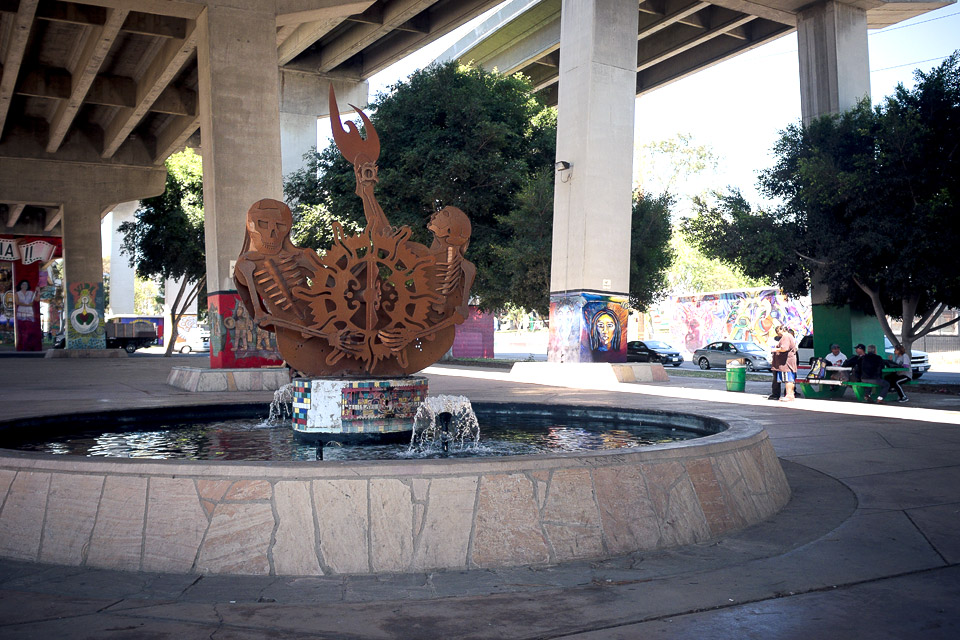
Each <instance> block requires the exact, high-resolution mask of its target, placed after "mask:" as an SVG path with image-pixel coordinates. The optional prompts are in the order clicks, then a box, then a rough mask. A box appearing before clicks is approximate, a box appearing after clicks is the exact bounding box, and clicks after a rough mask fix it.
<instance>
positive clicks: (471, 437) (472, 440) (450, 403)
mask: <svg viewBox="0 0 960 640" xmlns="http://www.w3.org/2000/svg"><path fill="white" fill-rule="evenodd" d="M451 442H453V443H456V445H457V447H458V448H459V449H464V448H466V447H468V446H474V447H475V446H476V445H477V443H478V442H480V423H479V422H478V421H477V415H476V414H475V413H474V412H473V407H472V406H471V404H470V400H469V399H467V398H466V397H465V396H449V395H438V396H428V397H427V398H426V399H425V400H424V401H423V403H422V404H421V405H420V408H419V409H417V415H416V416H415V417H414V419H413V432H412V433H411V435H410V450H411V451H413V450H420V451H423V450H426V449H436V448H440V449H442V450H443V451H447V450H448V448H449V445H450V443H451Z"/></svg>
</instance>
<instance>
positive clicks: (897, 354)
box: [884, 344, 913, 402]
mask: <svg viewBox="0 0 960 640" xmlns="http://www.w3.org/2000/svg"><path fill="white" fill-rule="evenodd" d="M893 363H894V364H895V365H897V366H898V367H900V368H903V369H906V371H895V372H894V373H891V374H889V375H887V376H885V377H884V380H886V381H887V382H889V383H890V386H891V387H892V388H893V390H894V391H896V392H897V395H898V396H899V397H900V398H899V400H897V402H906V401H907V400H908V398H907V394H906V393H904V391H903V387H902V386H900V385H902V384H903V383H904V382H910V381H911V380H913V376H912V375H910V374H911V373H913V372H912V370H911V369H910V358H908V357H907V351H906V349H904V348H903V345H902V344H898V345H897V346H895V347H894V348H893Z"/></svg>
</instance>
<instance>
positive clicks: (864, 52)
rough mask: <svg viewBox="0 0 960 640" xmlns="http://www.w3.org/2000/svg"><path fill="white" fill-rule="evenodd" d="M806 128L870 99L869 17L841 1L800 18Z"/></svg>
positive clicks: (823, 4) (832, 0)
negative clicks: (811, 123)
mask: <svg viewBox="0 0 960 640" xmlns="http://www.w3.org/2000/svg"><path fill="white" fill-rule="evenodd" d="M797 42H798V44H799V52H800V111H801V114H802V116H803V122H804V123H807V122H810V120H812V119H814V118H817V117H819V116H822V115H826V114H828V113H838V112H840V111H843V110H845V109H849V108H851V107H854V106H856V104H857V101H858V100H860V99H861V98H864V97H869V96H870V56H869V54H868V48H867V12H866V11H865V10H864V9H861V8H859V7H854V6H850V5H848V4H841V3H839V2H836V1H835V0H829V1H828V2H821V3H819V4H815V5H813V6H810V7H808V8H806V9H804V10H802V11H800V12H799V13H797Z"/></svg>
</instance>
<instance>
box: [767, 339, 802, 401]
mask: <svg viewBox="0 0 960 640" xmlns="http://www.w3.org/2000/svg"><path fill="white" fill-rule="evenodd" d="M778 331H779V335H780V340H779V342H777V346H776V347H774V348H773V349H771V352H772V353H773V365H772V366H771V369H773V370H774V371H776V372H777V373H776V376H777V381H778V382H782V383H784V386H786V388H787V392H786V394H785V395H784V396H783V398H781V399H780V402H793V401H794V399H795V397H794V395H793V390H794V387H796V384H797V341H796V340H795V339H794V337H793V332H792V331H790V329H788V328H787V327H780V329H779V330H778Z"/></svg>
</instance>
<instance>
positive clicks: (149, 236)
mask: <svg viewBox="0 0 960 640" xmlns="http://www.w3.org/2000/svg"><path fill="white" fill-rule="evenodd" d="M166 165H167V188H166V191H164V192H163V194H161V195H159V196H156V197H155V198H148V199H146V200H143V201H142V202H141V203H140V208H138V209H137V212H136V214H134V217H135V221H133V222H124V223H123V224H121V225H120V232H121V233H123V236H124V237H123V245H122V246H121V249H120V251H121V252H122V253H124V254H126V255H128V256H130V266H131V267H134V268H135V269H136V273H137V275H138V276H139V277H141V278H161V279H163V280H164V281H166V280H167V279H171V280H181V284H180V287H179V289H178V290H177V293H176V295H175V296H174V299H173V302H172V304H170V315H171V318H170V320H171V327H170V342H169V343H167V351H166V353H165V354H164V355H166V356H169V355H170V354H171V353H172V352H173V346H174V343H175V342H176V340H177V326H178V323H179V322H180V319H181V318H182V317H183V314H184V312H185V311H186V309H187V307H189V306H190V304H192V303H193V301H194V300H196V299H197V298H198V296H200V293H201V290H202V289H203V288H204V283H205V281H206V264H205V262H204V245H203V242H204V239H203V172H202V167H201V162H200V157H199V156H198V155H197V154H195V153H194V152H193V150H192V149H186V150H185V151H183V152H181V153H177V154H174V155H172V156H170V157H169V158H167V162H166ZM168 294H169V292H168Z"/></svg>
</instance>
